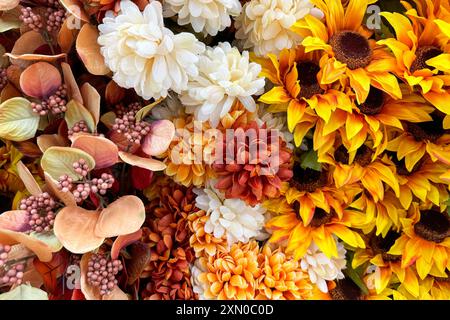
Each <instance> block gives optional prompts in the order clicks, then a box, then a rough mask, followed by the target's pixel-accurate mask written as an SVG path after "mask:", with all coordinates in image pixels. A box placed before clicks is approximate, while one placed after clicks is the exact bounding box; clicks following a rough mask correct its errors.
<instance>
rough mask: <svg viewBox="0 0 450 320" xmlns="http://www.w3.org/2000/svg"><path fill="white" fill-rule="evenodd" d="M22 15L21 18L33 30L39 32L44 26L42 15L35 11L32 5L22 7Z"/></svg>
mask: <svg viewBox="0 0 450 320" xmlns="http://www.w3.org/2000/svg"><path fill="white" fill-rule="evenodd" d="M20 11H21V15H20V16H19V19H20V20H21V21H23V23H24V24H25V25H26V26H27V27H28V28H30V29H31V30H33V31H36V32H39V31H40V30H41V29H42V28H43V27H44V23H43V21H42V17H41V16H40V15H39V14H36V13H34V12H33V9H31V8H30V7H24V8H21V9H20Z"/></svg>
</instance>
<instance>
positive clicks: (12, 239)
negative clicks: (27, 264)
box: [0, 229, 52, 262]
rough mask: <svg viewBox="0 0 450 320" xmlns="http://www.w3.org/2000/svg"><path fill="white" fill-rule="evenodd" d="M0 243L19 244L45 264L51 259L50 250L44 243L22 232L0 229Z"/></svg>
mask: <svg viewBox="0 0 450 320" xmlns="http://www.w3.org/2000/svg"><path fill="white" fill-rule="evenodd" d="M0 243H2V244H8V245H13V244H17V243H21V244H23V245H24V246H25V247H27V248H28V249H30V250H31V251H33V252H34V253H35V254H36V255H37V257H38V258H39V260H41V261H44V262H46V261H50V260H51V259H52V249H51V248H50V247H49V246H48V245H47V244H46V243H44V242H42V241H41V240H38V239H36V238H33V237H31V236H30V235H27V234H25V233H22V232H16V231H11V230H6V229H0Z"/></svg>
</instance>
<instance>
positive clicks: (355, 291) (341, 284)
mask: <svg viewBox="0 0 450 320" xmlns="http://www.w3.org/2000/svg"><path fill="white" fill-rule="evenodd" d="M330 295H331V298H332V299H333V300H361V298H362V291H361V289H360V288H359V287H358V286H357V285H356V284H355V283H354V282H353V281H352V280H351V279H348V278H345V279H342V280H338V281H336V287H335V288H334V289H332V290H330Z"/></svg>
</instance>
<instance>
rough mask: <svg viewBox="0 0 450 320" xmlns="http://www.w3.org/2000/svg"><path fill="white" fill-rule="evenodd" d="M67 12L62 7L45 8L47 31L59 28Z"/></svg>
mask: <svg viewBox="0 0 450 320" xmlns="http://www.w3.org/2000/svg"><path fill="white" fill-rule="evenodd" d="M66 16H67V12H66V10H64V9H63V8H61V9H56V8H47V12H46V13H45V19H46V22H47V31H48V32H52V31H58V30H59V29H61V26H62V24H63V23H64V20H65V19H66Z"/></svg>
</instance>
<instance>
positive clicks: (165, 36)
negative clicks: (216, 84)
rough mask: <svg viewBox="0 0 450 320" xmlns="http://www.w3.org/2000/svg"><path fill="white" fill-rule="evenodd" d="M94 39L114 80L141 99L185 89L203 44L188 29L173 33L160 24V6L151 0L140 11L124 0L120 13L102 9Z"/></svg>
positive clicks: (158, 96)
mask: <svg viewBox="0 0 450 320" xmlns="http://www.w3.org/2000/svg"><path fill="white" fill-rule="evenodd" d="M98 28H99V30H100V36H99V38H98V43H99V44H100V46H101V53H102V55H103V57H104V58H105V62H106V65H107V66H108V67H109V68H110V69H111V70H112V71H113V73H114V75H113V79H114V81H115V82H116V83H117V84H118V85H119V86H122V87H124V88H134V89H135V90H136V92H137V94H139V95H140V96H142V97H143V98H144V99H150V98H155V99H158V98H160V97H165V96H167V92H168V90H169V89H171V90H174V91H175V92H181V91H182V90H185V89H187V83H188V76H196V75H197V74H198V68H197V65H196V64H197V62H198V59H199V57H198V55H199V54H200V53H202V52H203V51H204V50H205V48H204V45H203V43H201V42H200V41H198V40H197V39H196V38H195V36H194V35H193V34H191V33H187V32H182V33H179V34H176V35H174V34H173V32H172V31H170V30H169V29H167V28H166V27H164V22H163V16H162V6H161V3H159V2H158V1H152V2H151V3H150V4H148V5H147V6H146V7H145V9H144V11H143V12H141V11H139V8H138V7H137V5H135V4H134V3H133V2H131V1H128V0H125V1H122V2H121V3H120V13H119V15H117V16H114V14H113V12H112V11H108V12H107V13H106V17H105V18H104V19H103V24H101V25H99V26H98Z"/></svg>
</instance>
